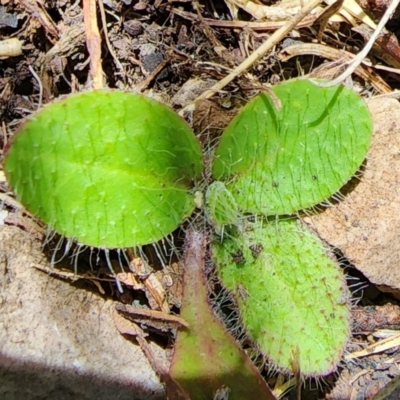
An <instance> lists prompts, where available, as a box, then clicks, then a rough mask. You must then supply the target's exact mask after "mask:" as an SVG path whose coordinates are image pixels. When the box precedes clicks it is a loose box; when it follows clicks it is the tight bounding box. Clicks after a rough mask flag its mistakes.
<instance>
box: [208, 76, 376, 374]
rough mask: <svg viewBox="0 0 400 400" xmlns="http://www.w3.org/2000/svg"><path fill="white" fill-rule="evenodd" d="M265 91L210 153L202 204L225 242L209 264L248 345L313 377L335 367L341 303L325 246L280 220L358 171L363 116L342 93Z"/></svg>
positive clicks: (364, 138) (342, 331) (301, 83)
mask: <svg viewBox="0 0 400 400" xmlns="http://www.w3.org/2000/svg"><path fill="white" fill-rule="evenodd" d="M272 90H273V92H274V95H275V96H276V97H277V99H278V100H277V99H272V98H271V97H270V96H269V95H268V94H266V93H263V94H261V95H259V96H258V97H256V98H255V99H253V100H252V101H251V102H250V103H248V104H247V105H246V106H245V107H244V108H243V110H242V111H241V112H240V113H239V114H238V115H237V116H236V117H235V118H234V119H233V121H232V122H231V123H230V125H229V126H228V127H227V128H226V130H225V131H224V133H223V135H222V138H221V141H220V144H219V146H218V147H217V149H216V152H215V158H214V163H213V176H214V178H215V179H216V182H214V183H213V184H212V185H211V188H210V189H209V190H208V192H207V196H206V199H207V210H208V212H209V213H210V212H211V216H210V217H209V219H210V220H215V221H217V222H218V223H219V225H217V226H218V230H217V233H219V234H221V232H223V235H222V236H220V237H218V238H216V240H215V241H214V243H213V257H214V261H215V264H216V269H217V274H218V276H219V278H220V279H221V281H222V283H223V284H224V286H225V287H226V288H227V289H228V290H229V291H230V292H231V293H232V295H233V297H234V299H235V301H236V303H237V306H238V308H239V313H240V318H241V322H242V323H243V325H244V327H245V328H246V332H247V334H248V336H249V338H250V339H251V340H252V341H253V342H254V344H255V346H256V347H257V348H259V349H260V350H261V351H262V352H263V353H264V354H266V355H267V356H268V359H269V360H270V362H271V363H273V364H274V365H275V366H277V367H278V368H282V369H287V370H294V369H300V371H301V372H302V374H303V375H305V376H321V375H326V374H328V373H330V372H332V371H333V370H334V369H335V368H336V365H337V363H338V362H339V361H340V358H341V355H342V353H343V350H344V347H345V344H346V341H347V339H348V335H349V332H350V328H349V320H350V316H349V304H348V301H346V299H348V297H349V296H348V293H347V288H346V285H345V279H344V276H343V273H342V271H341V270H340V268H339V266H338V265H337V264H336V262H335V261H334V260H333V258H332V257H331V256H330V255H329V251H328V249H327V248H326V246H325V245H324V244H323V243H322V242H321V241H320V240H319V239H318V238H317V237H315V236H314V234H313V233H312V232H310V231H309V230H308V229H307V228H306V227H305V226H304V225H303V224H302V223H301V222H300V220H296V218H295V217H292V218H288V216H290V215H293V214H295V215H298V214H299V212H300V211H301V210H304V209H308V208H310V207H313V206H315V205H317V204H319V203H320V202H322V201H324V200H326V199H328V198H329V197H330V196H332V195H334V194H335V193H336V192H337V191H338V190H339V189H340V188H341V187H342V186H343V185H344V184H345V183H346V182H347V181H348V180H349V179H350V178H351V177H352V176H353V175H354V174H355V173H356V172H357V170H358V169H359V167H360V165H361V164H362V162H363V160H364V158H365V156H366V153H367V150H368V148H369V144H370V139H371V133H372V122H371V116H370V114H369V111H368V109H367V106H366V104H365V103H364V101H363V100H362V99H361V98H360V97H359V96H358V95H357V94H356V93H355V92H353V91H352V90H350V89H347V88H345V87H343V86H335V87H331V88H320V87H317V86H315V85H313V84H312V83H311V82H310V81H307V80H292V81H288V82H285V83H283V84H281V85H278V86H276V87H274V88H273V89H272ZM278 103H280V106H279V107H277V106H276V105H275V104H278ZM228 193H229V194H228ZM226 199H229V201H227V200H226ZM225 208H226V210H227V211H226V212H225V211H224V209H225ZM238 215H241V218H238V217H237V216H238ZM249 216H251V217H250V218H247V217H249ZM251 221H253V222H251ZM224 224H225V227H224Z"/></svg>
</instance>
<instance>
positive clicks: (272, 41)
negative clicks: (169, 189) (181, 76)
mask: <svg viewBox="0 0 400 400" xmlns="http://www.w3.org/2000/svg"><path fill="white" fill-rule="evenodd" d="M321 1H322V0H311V1H310V2H309V3H307V4H306V5H305V6H304V7H303V8H302V9H301V10H300V12H299V13H298V14H297V15H296V16H294V17H293V18H292V19H291V20H290V21H288V22H287V23H286V24H285V25H283V26H282V27H281V28H280V29H278V30H277V31H275V32H274V33H273V34H272V35H271V36H270V37H269V38H268V39H267V40H266V41H265V42H264V43H263V44H262V45H261V46H260V47H259V48H258V49H257V50H256V51H254V52H253V53H252V54H251V55H250V56H249V57H248V58H246V60H244V61H243V62H242V63H241V64H240V65H238V66H237V67H236V68H235V69H234V70H233V71H232V72H231V73H230V74H229V75H227V76H226V77H225V78H223V79H221V80H220V81H219V82H218V83H216V84H215V85H214V86H212V87H211V88H210V89H208V90H206V91H205V92H203V93H202V94H201V95H200V96H199V97H198V98H197V99H196V100H194V101H193V103H195V102H196V101H198V100H203V99H208V98H210V97H211V96H213V95H214V94H215V93H216V92H218V91H219V90H221V89H222V88H224V87H225V86H226V85H227V84H228V83H230V82H232V81H233V80H234V79H235V78H236V77H237V76H238V75H240V74H241V73H242V72H244V71H246V70H247V69H248V68H250V67H251V66H252V65H253V64H254V63H255V62H257V61H258V60H259V59H260V58H262V57H263V56H264V55H265V54H266V53H267V52H268V51H269V50H270V49H271V48H272V47H273V46H275V45H276V44H277V43H278V42H279V41H280V40H281V39H282V38H283V37H284V36H285V35H286V34H287V33H289V32H290V31H291V30H292V29H293V28H294V27H295V26H296V25H297V24H298V23H299V22H300V21H301V20H302V19H303V18H304V17H306V16H307V15H308V14H309V13H310V12H311V11H312V10H313V9H314V8H315V7H316V6H317V5H318V4H320V3H321ZM396 1H400V0H396ZM193 103H191V104H189V105H187V106H186V107H184V108H182V109H181V110H180V111H179V115H183V114H184V113H185V111H188V110H190V108H191V106H192V104H193Z"/></svg>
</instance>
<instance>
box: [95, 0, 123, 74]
mask: <svg viewBox="0 0 400 400" xmlns="http://www.w3.org/2000/svg"><path fill="white" fill-rule="evenodd" d="M98 3H99V8H100V15H101V23H102V24H103V29H104V37H105V39H106V44H107V48H108V51H109V52H110V54H111V56H112V58H113V59H114V61H115V64H116V65H117V67H118V69H119V70H120V74H121V75H123V74H124V67H123V66H122V64H121V63H120V62H119V60H118V57H117V55H116V54H115V51H114V49H113V47H112V46H111V43H110V38H109V37H108V30H107V21H106V12H105V11H104V4H103V0H98Z"/></svg>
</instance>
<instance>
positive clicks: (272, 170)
mask: <svg viewBox="0 0 400 400" xmlns="http://www.w3.org/2000/svg"><path fill="white" fill-rule="evenodd" d="M272 90H273V92H274V93H275V95H276V96H277V97H278V98H279V100H280V102H281V104H282V107H281V108H280V109H277V108H276V107H275V105H274V102H273V100H272V99H271V98H270V97H269V96H268V94H266V93H265V94H261V95H259V96H257V97H256V98H255V99H253V100H252V101H251V102H250V103H248V104H247V105H246V106H245V107H244V109H243V110H242V111H241V112H240V113H239V114H238V115H237V116H236V117H235V118H234V119H233V121H232V122H231V123H230V125H229V126H228V127H227V129H226V130H225V131H224V133H223V135H222V138H221V141H220V144H219V146H218V147H217V149H216V152H215V161H214V164H213V175H214V177H215V179H216V180H220V181H223V182H225V183H226V186H227V188H228V190H230V191H231V193H232V195H233V196H234V198H235V200H236V202H237V204H238V206H239V209H240V210H241V211H242V212H249V213H253V214H263V215H282V214H291V213H294V212H296V211H298V210H300V209H304V208H308V207H312V206H314V205H315V204H318V203H320V202H322V201H323V200H325V199H327V198H328V197H330V196H331V195H332V194H333V193H335V192H336V191H338V190H339V189H340V188H341V187H342V186H343V185H344V184H345V183H346V182H347V181H348V180H349V179H350V178H351V177H352V176H353V175H354V173H355V172H356V171H357V169H358V168H359V166H360V165H361V163H362V162H363V160H364V157H365V154H366V152H367V150H368V147H369V144H370V139H371V131H372V122H371V116H370V114H369V111H368V109H367V107H366V105H365V102H364V101H363V100H362V99H361V98H360V97H359V96H358V95H357V94H356V93H355V92H354V91H352V90H350V89H347V88H345V87H343V86H335V87H332V88H320V87H317V86H315V85H313V84H312V83H311V82H310V81H308V80H299V79H297V80H292V81H287V82H285V83H283V84H281V85H278V86H275V87H273V88H272Z"/></svg>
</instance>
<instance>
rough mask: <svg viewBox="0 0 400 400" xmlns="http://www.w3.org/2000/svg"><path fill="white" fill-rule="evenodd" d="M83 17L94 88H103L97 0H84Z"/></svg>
mask: <svg viewBox="0 0 400 400" xmlns="http://www.w3.org/2000/svg"><path fill="white" fill-rule="evenodd" d="M83 19H84V21H85V27H86V45H87V49H88V52H89V57H90V76H91V78H92V87H93V89H102V88H103V68H102V66H101V37H100V32H99V27H98V26H97V16H96V0H83Z"/></svg>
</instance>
